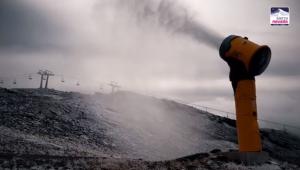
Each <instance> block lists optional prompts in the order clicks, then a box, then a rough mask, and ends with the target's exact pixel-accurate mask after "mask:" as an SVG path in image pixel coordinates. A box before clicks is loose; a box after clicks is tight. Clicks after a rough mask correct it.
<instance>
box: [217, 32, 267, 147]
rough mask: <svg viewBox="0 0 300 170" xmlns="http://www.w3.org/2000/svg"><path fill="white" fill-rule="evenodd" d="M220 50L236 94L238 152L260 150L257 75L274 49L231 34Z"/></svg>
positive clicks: (263, 68) (263, 69) (264, 66)
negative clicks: (228, 68)
mask: <svg viewBox="0 0 300 170" xmlns="http://www.w3.org/2000/svg"><path fill="white" fill-rule="evenodd" d="M219 52H220V56H221V58H222V59H223V60H225V61H226V62H227V64H228V65H229V67H230V73H229V78H230V81H231V83H232V87H233V91H234V96H235V108H236V117H237V118H236V120H237V121H236V127H237V134H238V143H239V151H240V152H261V150H262V146H261V139H260V134H259V127H258V122H257V107H256V89H255V76H258V75H260V74H261V73H263V72H264V71H265V69H266V68H267V66H268V64H269V62H270V59H271V50H270V48H269V47H268V46H265V45H262V46H260V45H258V44H256V43H254V42H251V41H249V40H248V38H246V37H245V38H242V37H240V36H236V35H230V36H228V37H227V38H225V39H224V40H223V42H222V44H221V46H220V50H219Z"/></svg>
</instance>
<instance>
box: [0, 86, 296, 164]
mask: <svg viewBox="0 0 300 170" xmlns="http://www.w3.org/2000/svg"><path fill="white" fill-rule="evenodd" d="M261 134H262V138H263V144H264V150H265V151H267V152H268V153H269V154H270V155H271V157H272V159H276V160H278V161H288V162H290V163H294V164H299V162H298V160H299V158H300V140H299V138H297V137H294V136H291V135H289V134H287V133H285V132H281V131H275V130H269V129H265V130H262V131H261ZM236 142H237V141H236V129H235V122H234V121H233V120H230V119H226V118H222V117H219V116H215V115H212V114H210V113H206V112H202V111H199V110H197V109H195V108H192V107H190V106H186V105H182V104H179V103H176V102H174V101H170V100H164V99H157V98H154V97H149V96H143V95H140V94H135V93H132V92H124V91H120V92H117V93H115V94H113V95H110V94H100V93H98V94H95V95H83V94H79V93H73V92H60V91H55V90H48V91H47V92H41V91H39V90H36V89H13V90H8V89H0V165H1V159H2V158H3V157H4V158H5V155H11V154H12V155H44V156H46V158H48V157H49V158H51V160H52V159H53V160H56V159H57V156H67V157H68V158H70V156H71V158H72V159H76V160H77V159H86V158H82V157H86V156H89V157H92V158H91V159H94V156H96V157H99V158H100V157H101V158H102V157H106V158H105V160H106V161H108V160H107V159H108V158H109V160H112V159H116V158H119V159H118V161H121V162H122V161H123V159H124V158H128V159H130V160H132V161H133V162H136V161H134V159H138V158H142V159H144V160H170V159H175V158H178V157H182V156H185V155H191V154H195V153H206V152H209V151H211V150H213V149H220V150H222V151H227V150H229V149H236V148H237V144H236ZM1 155H4V156H3V157H2V156H1ZM51 156H52V157H51ZM53 156H54V157H53ZM21 157H22V156H21ZM74 157H75V158H74ZM38 158H39V157H38ZM46 158H45V157H42V158H39V159H46ZM59 158H60V157H59ZM14 159H18V158H17V157H14ZM11 160H13V159H11ZM201 160H202V158H201ZM98 161H99V160H98ZM101 161H103V160H101ZM101 161H100V162H101ZM96 162H97V161H96ZM137 162H138V164H139V165H141V167H143V166H144V164H149V165H150V164H151V165H152V163H149V162H143V161H137ZM137 162H136V163H137ZM175 162H176V160H175ZM131 163H132V162H131ZM165 163H166V164H170V162H169V163H168V162H163V166H167V165H165ZM132 164H134V163H132ZM126 165H127V163H126ZM184 165H186V166H188V165H190V163H184ZM152 166H154V165H152ZM176 166H177V164H176ZM178 166H180V165H178ZM193 166H195V165H193ZM230 166H231V165H230Z"/></svg>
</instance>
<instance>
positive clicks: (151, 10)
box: [114, 0, 222, 49]
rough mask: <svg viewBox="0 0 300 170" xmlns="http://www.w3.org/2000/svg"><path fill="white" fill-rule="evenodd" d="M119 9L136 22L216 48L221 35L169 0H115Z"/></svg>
mask: <svg viewBox="0 0 300 170" xmlns="http://www.w3.org/2000/svg"><path fill="white" fill-rule="evenodd" d="M114 5H116V6H117V7H118V8H119V9H121V10H126V11H127V12H129V13H131V14H132V15H133V18H136V21H137V22H138V24H144V23H148V24H149V23H150V24H151V25H158V26H161V27H163V28H164V29H166V30H168V31H170V32H172V33H175V34H184V35H187V36H189V37H191V38H193V39H195V40H196V41H198V42H199V43H204V44H206V45H208V46H210V47H212V48H216V49H217V48H218V47H219V45H220V42H221V40H222V37H221V36H220V35H218V34H217V33H216V32H214V31H212V30H211V29H210V28H208V27H206V26H205V25H203V24H200V23H198V22H197V21H195V20H194V19H193V18H192V17H191V16H190V15H189V13H188V9H186V8H184V7H183V6H181V5H180V4H179V3H177V2H176V1H170V0H127V1H123V0H116V1H115V3H114Z"/></svg>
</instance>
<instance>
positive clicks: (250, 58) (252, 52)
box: [219, 35, 271, 78]
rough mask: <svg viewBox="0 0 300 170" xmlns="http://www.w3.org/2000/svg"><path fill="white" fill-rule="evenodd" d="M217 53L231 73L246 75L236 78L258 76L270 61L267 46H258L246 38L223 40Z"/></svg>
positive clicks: (269, 51) (231, 36) (269, 52)
mask: <svg viewBox="0 0 300 170" xmlns="http://www.w3.org/2000/svg"><path fill="white" fill-rule="evenodd" d="M219 52H220V56H221V58H222V59H223V60H225V61H226V62H227V63H228V65H229V66H230V68H231V69H232V71H235V70H236V71H238V72H240V73H239V74H241V73H244V74H246V75H239V76H238V77H236V78H244V77H245V76H246V77H254V76H257V75H260V74H261V73H263V72H264V71H265V69H266V68H267V66H268V65H269V63H270V59H271V49H270V48H269V47H268V46H266V45H258V44H256V43H254V42H252V41H249V40H248V38H247V37H244V38H242V37H240V36H236V35H230V36H228V37H227V38H225V39H224V40H223V42H222V44H221V46H220V50H219ZM235 67H238V68H235ZM237 69H239V70H237ZM241 69H242V70H241ZM241 71H242V72H241ZM233 76H234V75H233ZM231 78H235V77H231Z"/></svg>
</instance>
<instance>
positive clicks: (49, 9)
mask: <svg viewBox="0 0 300 170" xmlns="http://www.w3.org/2000/svg"><path fill="white" fill-rule="evenodd" d="M160 1H161V0H153V3H152V2H151V3H149V1H145V0H140V1H137V0H122V1H121V0H72V1H58V0H57V1H53V0H43V1H40V0H1V1H0V22H1V24H0V76H1V77H4V78H3V79H4V81H5V84H4V86H5V87H13V86H12V83H11V82H12V80H13V79H14V78H15V79H16V80H17V82H18V84H17V85H16V86H15V87H37V86H38V77H37V76H35V75H33V76H34V78H35V79H34V80H33V81H28V80H26V77H24V76H23V74H25V73H26V74H27V73H36V72H37V70H39V69H41V68H46V69H49V70H52V71H53V72H54V73H56V74H59V75H64V78H65V80H66V83H64V84H62V83H60V77H54V78H53V79H52V80H51V82H50V86H51V87H54V88H56V89H61V90H76V91H82V92H93V91H97V90H99V86H100V84H101V83H102V84H105V83H107V82H110V81H111V80H114V81H117V82H119V84H120V85H121V86H122V87H123V89H126V90H134V91H139V92H142V93H149V94H156V95H160V96H168V97H173V98H179V99H182V100H185V101H189V102H197V103H199V104H201V105H206V106H210V107H215V108H219V109H222V110H228V111H234V103H233V92H232V88H231V84H230V82H229V80H228V72H229V69H228V66H227V64H226V63H225V62H224V61H222V60H221V59H220V57H219V54H218V50H216V47H215V44H216V43H217V42H218V40H219V39H220V40H221V39H223V38H225V37H226V36H228V35H230V34H236V35H241V36H247V37H249V39H250V40H253V41H255V42H257V43H259V44H267V45H269V46H270V47H271V49H272V59H271V63H270V65H269V67H268V68H267V70H266V71H265V72H264V73H263V74H262V75H261V76H259V77H257V81H256V82H257V99H258V111H259V116H260V117H261V118H264V119H269V120H275V121H281V122H287V123H290V124H293V125H297V124H298V123H299V120H300V114H299V110H300V106H299V103H300V88H299V87H300V79H299V78H300V67H299V65H300V58H299V57H300V56H299V52H300V48H299V47H300V46H299V42H298V41H297V38H298V35H300V23H299V22H298V18H300V10H299V7H300V3H299V1H297V0H270V1H261V0H251V1H250V0H248V1H246V0H227V1H217V0H209V1H208V0H207V1H204V0H201V1H200V0H178V1H177V2H176V3H173V1H172V3H166V4H165V7H166V8H162V9H161V11H155V10H153V9H156V7H157V6H155V5H157V4H158V3H159V2H160ZM137 2H138V3H137ZM166 2H168V1H166ZM145 6H147V7H149V9H148V8H147V10H145V9H146V8H144V7H145ZM168 6H171V7H170V8H169V7H168ZM277 6H287V7H289V8H290V22H291V23H290V25H289V26H280V27H278V26H277V27H276V26H270V24H269V15H270V8H271V7H277ZM166 11H167V12H166ZM158 12H159V13H158ZM173 13H175V15H176V16H175V17H172V16H171V17H170V15H173ZM165 17H167V19H162V20H161V18H165ZM186 18H187V21H188V22H185V21H186V20H185V19H186ZM165 21H167V22H165ZM195 37H196V38H195ZM77 81H80V83H81V86H79V87H76V86H75V83H76V82H77ZM108 88H109V87H108V86H105V90H106V91H108V90H109V89H108Z"/></svg>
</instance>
